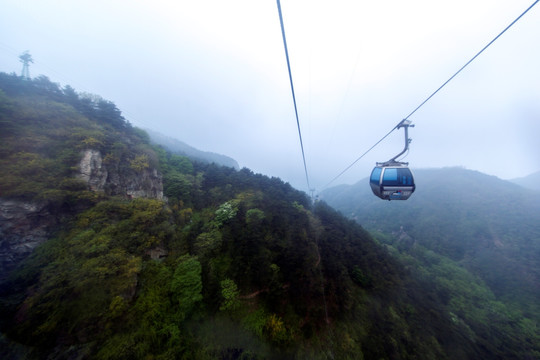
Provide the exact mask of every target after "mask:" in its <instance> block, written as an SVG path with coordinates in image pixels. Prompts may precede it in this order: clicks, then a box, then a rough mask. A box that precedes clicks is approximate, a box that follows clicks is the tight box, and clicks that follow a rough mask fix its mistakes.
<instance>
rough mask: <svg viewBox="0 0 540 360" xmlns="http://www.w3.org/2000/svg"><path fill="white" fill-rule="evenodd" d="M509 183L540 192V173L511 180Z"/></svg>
mask: <svg viewBox="0 0 540 360" xmlns="http://www.w3.org/2000/svg"><path fill="white" fill-rule="evenodd" d="M509 181H510V182H513V183H514V184H518V185H520V186H523V187H524V188H526V189H531V190H534V191H540V171H537V172H535V173H533V174H530V175H528V176H524V177H521V178H516V179H511V180H509Z"/></svg>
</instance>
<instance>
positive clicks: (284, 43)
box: [277, 0, 540, 190]
mask: <svg viewBox="0 0 540 360" xmlns="http://www.w3.org/2000/svg"><path fill="white" fill-rule="evenodd" d="M539 1H540V0H539ZM277 7H278V12H279V22H280V24H281V35H282V36H283V47H284V48H285V57H286V59H287V68H288V69H289V80H290V82H291V92H292V98H293V102H294V113H295V115H296V125H297V127H298V137H299V138H300V148H301V149H302V160H303V161H304V171H305V173H306V182H307V186H308V190H311V186H310V185H309V176H308V171H307V165H306V155H305V153H304V143H303V141H302V131H300V120H299V118H298V107H297V106H296V96H295V95H294V85H293V79H292V73H291V63H290V61H289V50H288V49H287V38H286V37H285V26H284V25H283V15H282V14H281V3H280V1H279V0H277Z"/></svg>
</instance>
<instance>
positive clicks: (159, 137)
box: [145, 129, 240, 170]
mask: <svg viewBox="0 0 540 360" xmlns="http://www.w3.org/2000/svg"><path fill="white" fill-rule="evenodd" d="M145 131H146V132H147V133H148V135H150V140H151V141H152V142H153V143H154V144H158V145H162V146H164V147H165V148H166V149H168V150H169V151H172V152H174V153H176V154H179V155H183V156H187V157H188V158H190V159H192V160H194V161H200V162H203V163H208V164H212V163H215V164H217V165H222V166H228V167H232V168H234V169H236V170H239V169H240V167H239V166H238V162H236V160H234V159H233V158H230V157H228V156H226V155H222V154H216V153H213V152H209V151H202V150H199V149H196V148H194V147H193V146H191V145H188V144H186V143H185V142H183V141H180V140H178V139H175V138H173V137H170V136H166V135H163V134H161V133H159V132H157V131H154V130H150V129H145Z"/></svg>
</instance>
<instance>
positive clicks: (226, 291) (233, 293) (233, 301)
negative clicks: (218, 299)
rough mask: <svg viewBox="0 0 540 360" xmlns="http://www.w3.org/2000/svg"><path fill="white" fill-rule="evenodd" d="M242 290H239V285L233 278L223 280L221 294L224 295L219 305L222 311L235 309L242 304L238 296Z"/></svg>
mask: <svg viewBox="0 0 540 360" xmlns="http://www.w3.org/2000/svg"><path fill="white" fill-rule="evenodd" d="M239 295H240V292H239V291H238V286H237V285H236V283H235V282H234V281H233V280H231V279H225V280H223V281H221V296H222V297H223V302H222V303H221V306H220V307H219V310H221V311H227V310H235V309H237V308H238V306H239V305H240V303H239V301H238V297H239Z"/></svg>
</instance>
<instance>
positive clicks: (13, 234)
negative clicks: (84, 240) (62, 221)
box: [0, 198, 57, 281]
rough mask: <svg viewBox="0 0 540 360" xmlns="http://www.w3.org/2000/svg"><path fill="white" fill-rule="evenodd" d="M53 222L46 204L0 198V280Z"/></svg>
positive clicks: (30, 249) (55, 219)
mask: <svg viewBox="0 0 540 360" xmlns="http://www.w3.org/2000/svg"><path fill="white" fill-rule="evenodd" d="M56 224H57V218H56V217H55V216H53V215H52V214H51V213H50V212H49V210H48V209H47V206H46V203H34V202H25V201H17V200H6V199H1V198H0V281H1V280H4V279H5V278H6V277H7V275H8V274H9V273H10V272H11V270H13V269H14V268H15V267H16V266H17V264H19V263H20V262H21V261H22V260H23V259H24V258H26V257H27V256H28V255H30V253H31V252H32V251H33V250H34V249H35V248H36V247H37V246H38V245H39V244H41V243H42V242H44V241H46V240H47V239H48V238H49V235H50V231H51V229H52V228H54V226H55V225H56Z"/></svg>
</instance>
